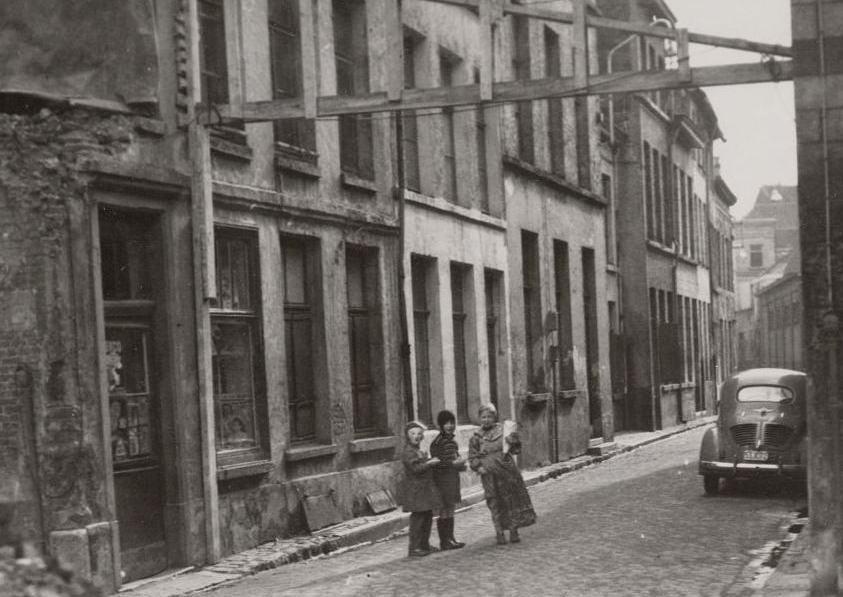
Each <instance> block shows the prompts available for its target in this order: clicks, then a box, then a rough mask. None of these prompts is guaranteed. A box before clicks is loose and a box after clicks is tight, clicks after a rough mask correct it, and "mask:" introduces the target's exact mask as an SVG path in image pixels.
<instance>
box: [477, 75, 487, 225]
mask: <svg viewBox="0 0 843 597" xmlns="http://www.w3.org/2000/svg"><path fill="white" fill-rule="evenodd" d="M474 82H475V83H476V84H479V83H480V70H479V69H474ZM474 134H475V143H476V147H477V189H478V192H479V194H480V211H482V212H483V213H484V214H487V213H490V208H489V168H488V162H487V156H486V112H485V111H484V108H483V107H482V106H480V107H478V108H476V109H475V110H474Z"/></svg>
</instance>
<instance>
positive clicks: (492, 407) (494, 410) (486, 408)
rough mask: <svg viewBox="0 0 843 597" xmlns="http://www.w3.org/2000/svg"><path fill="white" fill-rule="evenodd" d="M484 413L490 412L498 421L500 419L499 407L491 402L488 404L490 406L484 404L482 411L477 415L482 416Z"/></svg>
mask: <svg viewBox="0 0 843 597" xmlns="http://www.w3.org/2000/svg"><path fill="white" fill-rule="evenodd" d="M484 412H490V413H492V414H493V415H495V418H496V419H497V418H498V409H497V407H495V405H494V404H492V403H491V402H490V403H488V404H484V405H483V406H481V407H480V409H479V410H478V412H477V414H478V415H482V414H483V413H484Z"/></svg>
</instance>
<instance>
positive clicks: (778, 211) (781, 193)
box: [743, 185, 799, 229]
mask: <svg viewBox="0 0 843 597" xmlns="http://www.w3.org/2000/svg"><path fill="white" fill-rule="evenodd" d="M761 219H770V220H775V221H776V228H778V229H782V228H798V227H799V200H798V194H797V188H796V187H795V186H785V185H764V186H763V187H761V188H760V189H758V195H757V196H756V197H755V205H753V207H752V209H751V210H750V211H749V213H748V214H746V215H745V216H744V217H743V220H761Z"/></svg>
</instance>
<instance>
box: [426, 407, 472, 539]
mask: <svg viewBox="0 0 843 597" xmlns="http://www.w3.org/2000/svg"><path fill="white" fill-rule="evenodd" d="M436 424H437V425H439V435H437V436H436V439H434V440H433V443H432V444H430V455H431V456H434V457H436V458H438V459H439V460H440V462H439V464H438V465H436V467H435V468H434V469H433V481H434V482H435V483H436V487H437V488H438V489H439V497H440V498H441V499H442V508H441V509H440V510H439V518H437V519H436V530H437V531H438V532H439V545H440V546H441V547H442V549H459V548H460V547H465V543H462V542H461V541H457V540H456V539H455V538H454V509H455V508H456V506H457V504H459V503H460V500H462V496H461V495H460V471H464V470H465V460H464V459H462V458H460V447H459V445H458V444H457V440H456V439H455V438H454V431H456V428H457V419H456V417H454V413H452V412H451V411H449V410H443V411H440V412H439V414H438V415H436Z"/></svg>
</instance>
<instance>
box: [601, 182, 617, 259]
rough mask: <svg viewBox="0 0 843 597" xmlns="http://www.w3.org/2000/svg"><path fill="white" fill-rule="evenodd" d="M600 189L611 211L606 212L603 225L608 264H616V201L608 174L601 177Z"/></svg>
mask: <svg viewBox="0 0 843 597" xmlns="http://www.w3.org/2000/svg"><path fill="white" fill-rule="evenodd" d="M600 188H601V191H602V194H603V197H605V198H606V201H608V203H609V209H608V210H607V211H606V218H605V221H604V225H603V234H604V235H605V240H606V262H607V263H616V255H615V240H614V236H615V220H614V217H613V215H614V204H615V200H614V197H613V196H612V177H611V176H609V175H608V174H601V175H600Z"/></svg>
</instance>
